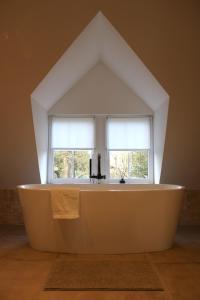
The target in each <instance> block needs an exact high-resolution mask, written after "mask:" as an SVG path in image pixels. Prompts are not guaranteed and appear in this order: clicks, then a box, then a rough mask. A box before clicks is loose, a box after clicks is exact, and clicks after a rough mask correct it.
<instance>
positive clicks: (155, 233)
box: [18, 184, 184, 253]
mask: <svg viewBox="0 0 200 300" xmlns="http://www.w3.org/2000/svg"><path fill="white" fill-rule="evenodd" d="M71 186H73V187H77V188H80V218H78V219H74V220H55V219H53V218H52V212H51V203H50V192H49V190H50V189H52V188H54V187H58V186H57V185H24V186H19V187H18V190H19V195H20V201H21V205H22V208H23V214H24V220H25V226H26V231H27V234H28V237H29V241H30V244H31V246H32V247H33V248H34V249H37V250H43V251H56V252H68V253H133V252H150V251H160V250H164V249H167V248H170V247H171V246H172V244H173V239H174V235H175V232H176V227H177V223H178V216H179V212H180V207H181V202H182V198H183V194H184V188H183V187H181V186H175V185H149V184H148V185H132V184H124V185H120V184H99V185H96V184H79V185H78V184H76V185H60V187H66V188H67V187H71Z"/></svg>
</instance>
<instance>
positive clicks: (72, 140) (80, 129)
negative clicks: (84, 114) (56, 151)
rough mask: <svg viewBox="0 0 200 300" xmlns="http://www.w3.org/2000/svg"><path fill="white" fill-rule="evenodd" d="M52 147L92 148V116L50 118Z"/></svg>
mask: <svg viewBox="0 0 200 300" xmlns="http://www.w3.org/2000/svg"><path fill="white" fill-rule="evenodd" d="M51 146H52V148H67V149H93V148H94V119H93V118H56V117H54V118H53V119H52V144H51Z"/></svg>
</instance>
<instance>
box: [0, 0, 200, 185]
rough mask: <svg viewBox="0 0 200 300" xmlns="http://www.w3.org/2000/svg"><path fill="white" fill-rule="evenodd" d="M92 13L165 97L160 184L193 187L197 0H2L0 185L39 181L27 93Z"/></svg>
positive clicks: (199, 94) (198, 111) (196, 175)
mask: <svg viewBox="0 0 200 300" xmlns="http://www.w3.org/2000/svg"><path fill="white" fill-rule="evenodd" d="M99 10H101V11H102V12H103V14H104V15H105V16H106V17H107V18H108V19H109V20H110V21H111V22H112V24H113V25H114V27H115V28H116V29H117V30H118V31H119V33H120V34H121V35H122V36H123V37H124V38H125V40H126V41H127V42H128V44H129V45H130V47H132V48H133V49H134V51H135V52H136V53H137V54H138V55H139V57H140V58H141V60H142V61H143V62H144V64H145V65H146V66H147V67H148V69H149V70H150V71H151V72H152V73H153V74H154V75H155V77H156V78H157V79H158V81H159V82H160V83H161V84H162V86H163V87H164V88H165V90H166V91H167V92H168V94H169V95H170V107H169V115H168V125H167V135H166V143H165V152H164V158H163V168H162V176H161V182H165V183H176V184H183V185H186V186H187V187H188V188H191V189H195V188H196V189H198V188H200V180H199V179H200V159H199V153H200V139H199V135H200V131H199V115H200V101H199V99H200V89H199V69H200V56H199V53H200V39H199V36H200V18H199V11H200V7H199V1H196V0H191V1H181V0H176V1H172V0H169V1H164V0H152V1H135V0H133V1H130V0H124V1H107V0H101V1H98V0H87V1H82V0H77V1H65V0H60V1H59V3H58V2H55V1H52V0H48V1H47V0H44V1H31V2H30V1H28V2H27V1H25V0H18V1H17V0H14V1H1V3H0V33H1V34H0V65H1V72H0V84H1V89H0V110H1V118H0V123H1V124H0V140H1V155H0V170H1V172H0V174H1V175H0V186H1V187H2V188H6V187H14V186H15V185H17V184H25V183H37V182H39V178H40V177H39V166H38V161H37V155H36V144H35V136H34V127H33V122H32V113H31V105H30V95H31V93H32V92H33V90H34V89H35V87H36V86H37V85H38V84H39V82H40V81H41V80H42V79H43V78H44V76H45V75H46V74H47V73H48V71H49V70H50V69H51V68H52V66H53V65H54V64H55V62H56V61H57V60H58V59H59V57H60V56H61V55H62V54H63V53H64V52H65V50H66V49H67V48H68V47H69V46H70V45H71V43H72V42H73V40H74V39H75V38H76V37H77V36H78V35H79V33H80V32H81V31H82V30H83V29H84V28H85V26H86V25H87V24H88V23H89V21H90V20H91V19H92V18H93V17H94V16H95V15H96V13H97V12H98V11H99ZM36 20H37V21H36Z"/></svg>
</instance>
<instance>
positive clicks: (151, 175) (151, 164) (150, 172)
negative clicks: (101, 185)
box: [106, 115, 154, 184]
mask: <svg viewBox="0 0 200 300" xmlns="http://www.w3.org/2000/svg"><path fill="white" fill-rule="evenodd" d="M109 118H118V119H119V118H122V119H125V118H129V119H130V118H133V119H134V118H149V122H150V148H149V149H148V154H149V157H148V175H149V176H148V178H125V181H126V183H135V184H142V183H153V182H154V162H153V116H151V115H139V116H138V115H126V116H124V115H123V116H122V115H117V116H116V115H109ZM107 119H108V118H107ZM106 133H107V124H106ZM106 141H107V136H106ZM143 150H144V149H121V150H117V149H116V150H114V149H113V150H109V149H107V157H108V163H107V174H108V178H109V182H110V183H118V182H119V180H120V178H111V177H110V155H109V152H110V151H130V152H131V151H143Z"/></svg>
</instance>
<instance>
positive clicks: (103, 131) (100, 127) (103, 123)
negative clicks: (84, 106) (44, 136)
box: [48, 114, 154, 184]
mask: <svg viewBox="0 0 200 300" xmlns="http://www.w3.org/2000/svg"><path fill="white" fill-rule="evenodd" d="M53 117H56V118H59V117H60V118H84V117H85V118H94V126H95V138H94V140H95V147H94V149H92V151H93V155H92V156H93V157H96V155H97V153H101V157H102V160H101V173H102V175H106V182H108V183H119V179H114V178H110V174H109V173H110V162H109V150H108V149H107V119H108V118H115V117H116V118H140V117H141V118H144V117H145V118H149V120H150V149H149V159H148V162H149V165H148V171H149V177H148V178H125V180H126V183H135V184H139V183H153V182H154V162H153V152H154V148H153V116H151V115H139V116H138V115H103V114H102V115H50V116H49V138H48V140H49V147H48V182H49V183H53V184H54V183H89V182H90V179H78V178H56V179H55V178H53V150H74V149H69V148H66V149H63V148H62V149H59V148H55V149H54V148H51V140H52V119H53ZM75 150H89V149H75ZM124 150H125V151H137V150H143V149H132V150H130V149H124ZM111 151H112V150H111ZM88 164H89V161H88ZM95 164H96V160H95V159H93V164H92V169H93V170H92V173H95V174H96V166H95Z"/></svg>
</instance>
